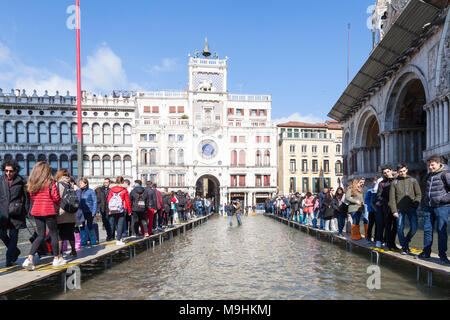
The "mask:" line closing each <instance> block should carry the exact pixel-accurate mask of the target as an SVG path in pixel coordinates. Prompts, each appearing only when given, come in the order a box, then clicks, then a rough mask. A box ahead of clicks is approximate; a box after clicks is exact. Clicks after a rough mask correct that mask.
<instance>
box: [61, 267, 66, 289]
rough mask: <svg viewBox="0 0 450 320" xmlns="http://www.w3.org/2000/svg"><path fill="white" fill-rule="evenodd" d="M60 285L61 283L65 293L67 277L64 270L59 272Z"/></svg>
mask: <svg viewBox="0 0 450 320" xmlns="http://www.w3.org/2000/svg"><path fill="white" fill-rule="evenodd" d="M61 285H62V291H63V293H64V294H66V293H67V277H66V271H64V272H62V273H61Z"/></svg>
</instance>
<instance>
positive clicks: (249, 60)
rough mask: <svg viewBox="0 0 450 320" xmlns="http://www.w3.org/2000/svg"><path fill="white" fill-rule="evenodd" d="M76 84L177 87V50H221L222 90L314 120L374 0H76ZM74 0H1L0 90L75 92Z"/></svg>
mask: <svg viewBox="0 0 450 320" xmlns="http://www.w3.org/2000/svg"><path fill="white" fill-rule="evenodd" d="M80 2H81V11H82V25H81V41H82V44H81V46H82V47H81V50H82V52H81V54H82V68H83V69H82V73H83V82H82V86H83V89H87V90H88V91H93V92H98V93H109V92H110V91H112V90H113V89H135V90H138V89H139V90H148V91H152V90H164V89H185V88H186V87H187V59H188V58H187V55H188V53H191V54H193V53H194V51H195V50H201V49H202V48H203V45H204V38H205V36H206V37H208V43H209V45H210V49H211V51H212V52H213V53H214V52H217V53H218V55H219V56H220V57H221V58H223V57H225V56H228V57H229V73H228V90H229V91H230V92H231V93H245V94H270V95H272V99H273V102H272V116H273V119H277V120H283V121H287V120H297V121H324V120H326V119H328V118H327V116H326V115H327V114H328V112H329V110H330V109H331V108H332V107H333V105H334V103H335V102H336V101H337V99H338V98H339V97H340V95H341V94H342V92H343V90H344V89H345V87H346V79H347V24H348V23H350V24H351V42H350V47H351V54H350V56H351V63H350V79H352V78H353V76H354V75H355V74H356V73H357V72H358V70H359V69H360V67H361V66H362V65H363V63H364V62H365V60H366V59H367V57H368V55H369V53H370V50H371V32H370V30H369V29H368V28H367V25H366V21H367V19H368V18H369V13H367V8H368V7H369V6H370V5H373V4H374V3H375V0H340V1H335V0H334V1H332V0H328V1H327V0H323V1H304V0H296V1H294V0H292V1H291V0H278V1H272V0H270V1H253V0H241V1H235V0H230V1H216V0H211V1H207V2H201V1H148V0H145V1H144V0H130V1H107V0H90V1H87V0H81V1H80ZM74 3H75V0H40V1H37V0H32V1H30V0H26V1H25V0H15V1H2V3H1V5H0V7H1V10H0V88H3V91H4V92H5V91H7V92H9V91H10V90H11V89H12V88H17V89H23V88H25V89H27V93H28V94H31V93H32V90H33V89H36V90H38V93H40V94H43V93H44V90H45V89H48V90H49V94H50V95H53V94H54V93H55V91H56V90H59V91H60V94H64V95H65V93H66V91H67V90H70V91H71V95H75V83H76V82H75V80H76V73H75V61H76V56H75V31H74V30H69V29H68V28H67V26H66V22H67V20H68V19H70V16H71V13H67V8H68V7H69V6H70V5H73V4H74Z"/></svg>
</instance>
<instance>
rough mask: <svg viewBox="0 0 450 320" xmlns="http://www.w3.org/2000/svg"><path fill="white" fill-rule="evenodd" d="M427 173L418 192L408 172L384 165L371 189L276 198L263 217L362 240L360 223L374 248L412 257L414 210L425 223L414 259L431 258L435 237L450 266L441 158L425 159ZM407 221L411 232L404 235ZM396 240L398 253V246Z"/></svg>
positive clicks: (354, 183) (448, 181)
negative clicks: (274, 216)
mask: <svg viewBox="0 0 450 320" xmlns="http://www.w3.org/2000/svg"><path fill="white" fill-rule="evenodd" d="M427 166H428V169H429V173H428V175H427V176H426V181H425V184H424V185H425V187H424V190H423V192H422V190H421V187H420V184H419V182H418V181H417V180H416V179H415V178H413V177H411V176H409V175H408V167H407V166H406V165H405V164H399V165H398V166H397V168H396V170H393V169H392V168H390V167H388V166H385V167H383V168H382V170H381V175H382V176H381V177H380V178H378V177H375V178H373V179H371V187H370V188H368V190H366V191H365V190H364V186H365V184H366V181H365V179H364V178H359V179H353V180H350V181H348V182H347V187H346V188H345V190H344V189H343V188H341V187H340V188H337V189H336V191H334V189H333V188H328V187H325V188H324V189H323V190H322V192H321V193H320V194H311V193H310V192H308V193H306V194H305V193H302V194H300V193H295V194H290V195H288V196H276V197H274V198H272V199H269V200H267V201H266V203H265V209H266V212H267V213H273V214H275V215H278V216H280V217H284V218H287V219H289V220H293V221H295V222H299V223H301V224H306V225H310V226H312V227H313V228H319V229H323V230H325V231H329V232H336V233H338V234H339V235H343V233H344V228H345V232H346V233H350V234H351V239H352V240H361V239H362V238H363V237H362V235H361V226H360V223H361V220H362V223H363V225H364V238H365V240H366V241H367V242H368V244H369V245H374V246H375V247H376V248H382V247H385V248H387V249H388V250H395V251H400V252H401V254H403V255H411V250H410V248H409V245H410V242H411V240H412V238H413V237H414V235H415V234H416V232H417V228H418V216H417V211H418V210H420V211H422V214H423V219H424V242H423V243H424V247H423V251H422V253H420V254H419V255H418V258H421V259H429V258H430V254H431V247H432V244H433V233H434V230H436V231H437V235H438V254H439V258H440V261H441V262H442V263H445V264H448V263H450V261H449V260H448V257H447V241H448V234H447V223H448V214H449V211H450V173H449V172H448V167H447V165H445V164H443V163H442V161H441V158H440V157H438V156H432V157H430V158H429V159H427ZM406 219H408V222H409V231H408V233H407V234H406V235H405V227H406V224H405V222H406ZM396 238H398V242H399V243H400V246H401V248H399V247H397V245H396Z"/></svg>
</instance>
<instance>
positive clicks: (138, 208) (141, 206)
mask: <svg viewBox="0 0 450 320" xmlns="http://www.w3.org/2000/svg"><path fill="white" fill-rule="evenodd" d="M144 194H145V193H144V192H142V193H141V194H139V193H137V197H134V198H133V203H132V204H131V211H133V212H145V210H146V209H147V207H146V205H145V198H144Z"/></svg>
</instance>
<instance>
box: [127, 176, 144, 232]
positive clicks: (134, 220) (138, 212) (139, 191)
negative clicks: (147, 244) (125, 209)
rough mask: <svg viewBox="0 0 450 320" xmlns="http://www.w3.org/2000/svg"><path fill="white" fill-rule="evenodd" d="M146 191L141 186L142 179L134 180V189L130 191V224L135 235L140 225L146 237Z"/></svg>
mask: <svg viewBox="0 0 450 320" xmlns="http://www.w3.org/2000/svg"><path fill="white" fill-rule="evenodd" d="M148 202H149V199H148V193H146V192H145V189H144V188H143V187H142V181H141V180H136V181H134V189H133V190H132V191H131V192H130V203H131V226H132V232H133V234H134V235H135V236H137V235H138V234H139V226H140V225H142V228H143V231H144V236H146V237H148V236H149V233H148V225H147V221H145V215H146V213H147V211H148Z"/></svg>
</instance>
